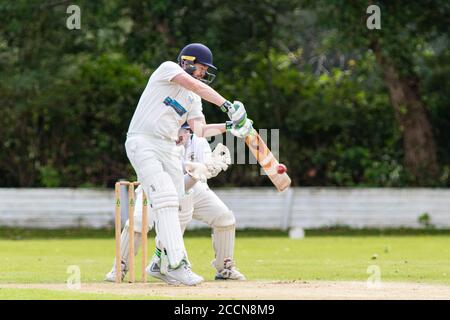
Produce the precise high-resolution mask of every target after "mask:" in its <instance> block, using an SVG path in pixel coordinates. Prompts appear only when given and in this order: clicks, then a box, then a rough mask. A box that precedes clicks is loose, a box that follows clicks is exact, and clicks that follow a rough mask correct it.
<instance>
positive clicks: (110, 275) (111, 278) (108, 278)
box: [105, 261, 128, 282]
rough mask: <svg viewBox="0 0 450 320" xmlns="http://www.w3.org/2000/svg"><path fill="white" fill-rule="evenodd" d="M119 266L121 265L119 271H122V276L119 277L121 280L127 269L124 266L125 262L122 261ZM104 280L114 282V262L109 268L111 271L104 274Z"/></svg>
mask: <svg viewBox="0 0 450 320" xmlns="http://www.w3.org/2000/svg"><path fill="white" fill-rule="evenodd" d="M121 266H122V268H121V271H122V278H121V280H122V281H123V279H125V276H126V274H127V271H128V270H127V268H126V266H125V263H124V262H123V261H122V263H121ZM105 281H108V282H115V281H116V265H115V264H114V266H113V268H112V269H111V271H110V272H108V273H107V274H106V276H105Z"/></svg>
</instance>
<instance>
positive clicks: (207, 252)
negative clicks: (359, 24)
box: [0, 232, 450, 299]
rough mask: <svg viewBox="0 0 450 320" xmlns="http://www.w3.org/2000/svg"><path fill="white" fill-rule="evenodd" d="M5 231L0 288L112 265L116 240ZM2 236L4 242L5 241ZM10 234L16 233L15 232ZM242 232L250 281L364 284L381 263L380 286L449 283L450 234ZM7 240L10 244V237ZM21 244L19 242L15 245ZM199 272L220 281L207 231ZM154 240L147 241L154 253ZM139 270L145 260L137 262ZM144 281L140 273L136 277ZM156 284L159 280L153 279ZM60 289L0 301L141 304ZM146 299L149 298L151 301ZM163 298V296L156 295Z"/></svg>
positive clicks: (200, 239)
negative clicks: (75, 268)
mask: <svg viewBox="0 0 450 320" xmlns="http://www.w3.org/2000/svg"><path fill="white" fill-rule="evenodd" d="M6 234H7V233H5V232H3V234H0V238H3V239H0V268H1V272H0V284H17V283H65V282H66V281H67V279H68V277H69V276H70V274H69V273H68V267H69V266H71V265H76V266H78V267H79V268H80V271H81V281H82V283H84V282H90V283H95V282H102V280H103V277H104V275H105V273H106V272H108V271H109V270H110V268H111V265H112V262H113V256H114V240H113V239H112V237H110V238H102V237H95V238H87V237H86V235H84V236H79V237H75V236H74V237H70V236H68V237H64V236H61V235H59V236H58V234H56V236H55V237H54V238H51V239H43V238H42V237H40V236H36V237H33V236H30V235H28V236H23V235H22V236H21V237H17V234H15V235H14V236H12V239H11V237H9V236H8V237H6V236H5V235H6ZM1 235H3V237H2V236H1ZM10 235H11V234H10ZM263 235H264V233H263V232H256V233H253V234H252V233H251V232H250V233H238V235H237V241H236V253H235V259H236V261H237V265H238V268H239V269H240V270H241V271H242V272H243V273H244V274H245V275H246V276H247V278H248V279H249V280H250V281H251V280H305V281H308V280H328V281H338V280H350V281H366V280H367V279H368V277H369V274H368V273H367V269H368V267H369V266H371V265H376V266H378V267H379V268H380V270H381V280H382V281H398V282H415V283H429V284H446V285H450V236H449V235H448V234H445V233H444V234H440V235H439V234H428V235H427V234H424V235H369V236H363V235H351V234H350V235H345V236H344V235H322V236H320V235H318V234H315V235H314V236H310V237H308V232H307V237H306V238H305V239H302V240H292V239H289V238H288V237H287V236H286V234H284V233H282V232H268V233H267V235H268V236H267V237H264V236H263ZM5 238H6V239H5ZM13 239H21V240H13ZM185 243H186V246H187V249H188V253H189V258H190V260H191V262H192V264H193V269H194V271H196V272H197V273H199V274H200V275H202V276H203V277H204V278H205V280H212V279H213V278H214V270H213V268H212V267H211V265H210V262H211V260H212V259H213V252H212V246H211V241H210V239H209V237H207V236H206V233H201V232H200V233H198V232H197V233H196V234H195V233H194V235H193V236H192V235H191V236H188V237H186V239H185ZM153 246H154V241H153V240H152V239H151V238H150V239H149V250H150V248H153ZM136 262H137V263H136V269H137V270H136V271H137V272H140V255H139V256H138V257H137V258H136ZM137 277H138V273H137ZM150 281H153V280H150ZM139 298H144V296H138V295H136V296H119V295H113V294H90V293H77V292H61V291H59V292H58V291H52V290H44V289H17V288H7V289H5V288H2V289H0V299H139ZM146 298H148V297H146ZM155 298H158V297H155Z"/></svg>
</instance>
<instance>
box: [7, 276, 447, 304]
mask: <svg viewBox="0 0 450 320" xmlns="http://www.w3.org/2000/svg"><path fill="white" fill-rule="evenodd" d="M0 288H5V289H6V288H9V289H46V290H55V291H66V292H67V291H72V292H73V290H74V289H69V288H68V287H67V286H66V284H0ZM76 291H78V292H80V293H81V292H83V293H93V294H100V295H101V294H117V295H130V296H140V297H144V298H145V297H148V298H151V297H155V296H156V297H161V298H169V299H185V298H187V299H254V300H258V299H275V300H277V299H280V300H301V299H308V300H316V299H339V300H341V299H356V300H373V299H375V300H378V299H394V300H395V299H419V300H422V299H450V286H448V285H431V284H419V283H402V282H381V283H380V286H379V287H368V285H367V283H366V282H356V281H354V282H350V281H242V282H214V281H209V282H204V283H202V284H200V285H198V286H196V287H185V286H168V285H166V284H164V283H147V284H143V283H133V284H131V283H121V284H115V283H85V284H82V285H81V288H80V289H78V290H76Z"/></svg>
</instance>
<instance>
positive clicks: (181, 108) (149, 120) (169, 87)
mask: <svg viewBox="0 0 450 320" xmlns="http://www.w3.org/2000/svg"><path fill="white" fill-rule="evenodd" d="M183 72H185V71H184V70H183V69H182V68H181V67H180V66H179V65H178V64H176V63H175V62H173V61H166V62H164V63H162V64H161V65H160V66H159V67H158V69H156V70H155V71H154V72H153V73H152V75H151V76H150V79H149V80H148V83H147V86H146V87H145V89H144V92H143V93H142V95H141V98H140V99H139V103H138V105H137V107H136V111H135V112H134V114H133V118H132V119H131V123H130V126H129V128H128V135H131V134H147V135H156V136H162V137H164V138H168V139H171V140H177V138H178V130H179V129H180V127H181V125H182V124H183V123H184V122H186V120H190V119H194V118H198V117H204V115H203V112H202V110H203V109H202V102H201V98H200V96H198V95H197V94H195V93H193V92H192V91H189V90H187V89H185V88H183V87H182V86H180V85H179V84H177V83H175V82H171V80H172V79H173V78H174V77H175V76H176V75H178V74H180V73H183Z"/></svg>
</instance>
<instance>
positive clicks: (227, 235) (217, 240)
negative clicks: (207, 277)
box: [211, 224, 236, 272]
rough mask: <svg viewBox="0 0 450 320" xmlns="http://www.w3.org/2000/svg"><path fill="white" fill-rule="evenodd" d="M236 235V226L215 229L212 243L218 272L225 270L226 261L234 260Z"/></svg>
mask: <svg viewBox="0 0 450 320" xmlns="http://www.w3.org/2000/svg"><path fill="white" fill-rule="evenodd" d="M235 234H236V227H235V225H234V224H233V225H231V226H228V227H215V228H213V234H212V235H211V236H212V242H213V248H214V252H215V254H216V259H215V260H214V262H213V264H214V267H215V268H216V269H217V271H219V272H220V271H222V270H223V268H224V260H225V259H226V258H230V259H233V254H234V239H235Z"/></svg>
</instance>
